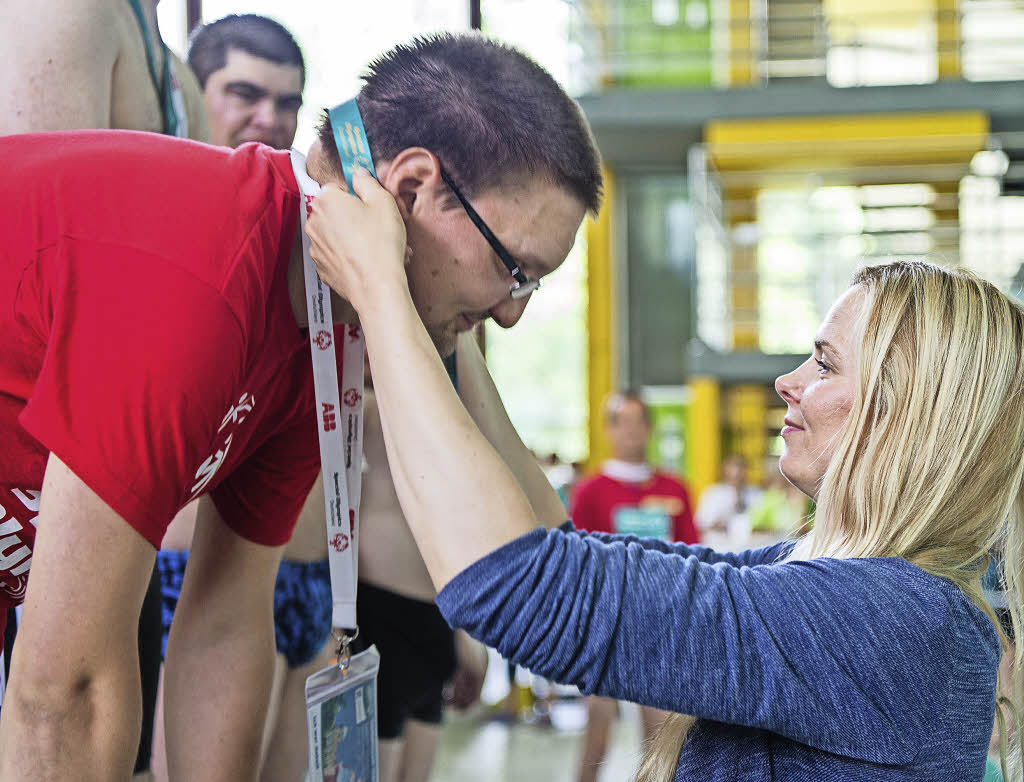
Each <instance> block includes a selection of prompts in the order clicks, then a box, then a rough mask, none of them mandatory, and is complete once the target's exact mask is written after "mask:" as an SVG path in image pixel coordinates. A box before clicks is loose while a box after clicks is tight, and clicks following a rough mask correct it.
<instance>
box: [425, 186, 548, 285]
mask: <svg viewBox="0 0 1024 782" xmlns="http://www.w3.org/2000/svg"><path fill="white" fill-rule="evenodd" d="M441 179H443V180H444V183H445V184H446V185H448V187H449V189H450V190H451V191H452V192H453V193H454V194H455V197H456V198H457V199H459V203H460V204H462V208H463V209H464V210H465V211H466V214H467V215H469V219H470V220H472V221H473V225H475V226H476V228H477V230H478V231H479V232H480V233H481V235H483V237H484V239H486V240H487V243H488V244H489V245H490V246H491V249H492V250H494V252H495V254H496V255H497V256H498V258H499V260H500V261H501V262H502V264H503V265H504V266H505V268H506V269H508V272H509V274H511V275H512V285H511V286H510V287H509V294H510V295H511V296H512V298H513V299H525V298H526V297H527V296H529V295H530V294H531V293H533V292H534V291H535V290H537V288H539V287H540V286H541V285H542V284H543V281H542V280H539V279H538V280H531V279H530V278H529V277H527V276H526V275H525V274H524V273H523V270H522V269H521V268H520V267H519V262H518V261H516V259H515V258H514V257H513V256H512V253H510V252H509V251H508V250H506V249H505V245H503V244H502V243H501V242H500V241H499V240H498V237H497V236H495V235H494V231H492V230H491V229H490V228H489V227H488V226H487V223H485V222H484V220H483V218H482V217H481V216H480V215H479V214H477V211H476V210H475V209H474V208H473V207H472V206H470V203H469V201H467V200H466V197H465V196H464V195H462V191H460V190H459V188H457V187H456V186H455V183H454V182H453V181H452V178H451V177H450V176H448V172H447V171H445V170H444V167H441Z"/></svg>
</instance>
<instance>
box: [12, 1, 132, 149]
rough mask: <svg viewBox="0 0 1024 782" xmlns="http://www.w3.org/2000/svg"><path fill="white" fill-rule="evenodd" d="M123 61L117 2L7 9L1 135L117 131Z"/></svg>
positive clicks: (48, 3) (14, 4)
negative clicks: (116, 75)
mask: <svg viewBox="0 0 1024 782" xmlns="http://www.w3.org/2000/svg"><path fill="white" fill-rule="evenodd" d="M117 57H118V40H117V25H116V23H115V14H114V12H113V8H112V5H111V3H109V2H100V1H98V0H85V1H84V2H83V0H46V1H45V2H43V3H42V4H40V3H27V2H9V3H3V4H0V135H8V134H11V133H29V132H34V131H42V130H68V129H73V128H109V127H110V115H111V111H110V105H111V85H112V83H113V70H114V63H115V62H116V60H117Z"/></svg>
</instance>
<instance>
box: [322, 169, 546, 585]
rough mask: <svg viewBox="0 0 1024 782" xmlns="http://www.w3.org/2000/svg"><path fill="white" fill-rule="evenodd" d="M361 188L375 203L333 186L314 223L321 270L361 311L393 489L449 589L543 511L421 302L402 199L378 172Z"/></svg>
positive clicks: (434, 574)
mask: <svg viewBox="0 0 1024 782" xmlns="http://www.w3.org/2000/svg"><path fill="white" fill-rule="evenodd" d="M356 189H357V192H359V193H360V195H361V196H362V197H363V198H365V199H366V201H362V200H359V199H356V198H353V197H352V196H349V195H346V194H344V193H343V191H341V189H340V188H338V187H336V186H332V185H328V186H326V187H325V188H324V190H323V191H322V193H321V195H320V197H319V198H317V199H316V201H314V202H313V216H312V217H311V218H310V221H309V223H308V227H307V230H308V233H309V235H310V237H311V238H312V240H313V257H314V258H315V259H317V262H318V267H319V271H320V275H321V277H322V278H323V279H324V280H325V281H326V282H328V284H330V286H331V287H332V288H334V290H336V291H338V293H340V294H341V295H342V296H344V297H345V298H347V299H348V300H349V301H351V302H352V304H353V305H355V307H356V309H357V310H358V311H359V315H360V318H361V320H362V323H363V326H364V328H365V330H366V339H367V347H368V350H369V353H370V358H371V362H372V365H373V374H374V388H375V390H376V393H377V403H378V406H379V407H380V411H381V422H382V424H383V429H384V440H385V443H386V446H387V451H388V460H389V462H390V463H391V471H392V477H393V478H394V481H395V488H396V490H397V492H398V497H399V500H400V501H401V504H402V510H403V511H404V512H405V516H406V519H407V520H408V521H409V526H410V528H411V529H412V532H413V535H414V536H415V538H416V543H417V545H418V546H419V549H420V552H421V553H422V554H423V561H424V562H425V563H426V565H427V569H428V570H429V571H430V576H431V579H432V580H433V582H434V586H435V587H436V588H437V589H439V590H440V589H441V588H442V587H444V585H445V584H447V583H448V582H449V581H450V580H451V579H452V578H453V577H454V576H455V575H456V574H457V573H459V572H460V571H461V570H462V569H463V568H465V567H466V566H467V565H469V564H471V563H473V562H475V561H476V560H477V559H479V558H481V557H482V556H484V555H485V554H487V553H489V552H490V551H493V550H494V549H495V548H497V547H499V546H501V545H502V544H504V543H507V542H508V541H510V540H513V539H514V538H517V537H519V536H520V535H522V534H524V533H526V532H529V531H530V530H532V529H534V528H535V527H537V518H536V516H535V515H534V512H533V509H532V507H531V506H530V502H529V500H528V499H527V497H526V495H525V494H524V492H523V490H522V489H521V488H520V486H519V483H518V481H517V480H516V477H515V476H514V475H513V473H512V472H511V471H510V470H509V468H508V467H506V466H505V463H504V462H503V461H502V460H501V458H500V457H499V456H498V453H497V452H496V451H495V449H494V448H493V447H492V446H491V445H490V443H488V442H487V440H486V439H485V438H484V436H483V435H482V434H481V433H480V430H479V429H478V428H477V427H476V424H475V423H474V422H473V420H472V419H471V418H470V416H469V413H467V412H466V408H465V407H464V406H463V404H462V402H461V401H460V400H459V397H458V395H457V394H456V393H455V389H454V388H452V384H451V382H450V380H449V379H448V375H447V374H446V373H445V370H444V365H443V364H442V363H441V359H440V358H439V357H438V355H437V350H436V349H435V347H434V345H433V343H432V342H431V341H430V338H429V337H428V336H427V332H426V330H425V329H424V327H423V322H422V321H421V320H420V318H419V316H418V315H417V313H416V310H415V308H414V307H413V303H412V298H411V297H410V295H409V288H408V284H407V282H406V278H405V271H404V268H403V266H402V259H404V257H405V226H404V224H403V222H402V218H401V215H400V214H399V212H398V209H397V207H396V205H395V203H394V200H393V199H392V198H391V196H390V195H389V194H388V193H387V192H386V191H384V190H383V189H382V188H381V187H380V186H379V185H377V184H376V182H374V181H372V180H370V178H369V176H368V175H359V176H357V178H356ZM354 226H361V230H360V231H358V232H356V231H354V230H352V228H353V227H354Z"/></svg>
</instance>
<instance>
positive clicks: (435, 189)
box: [379, 147, 444, 220]
mask: <svg viewBox="0 0 1024 782" xmlns="http://www.w3.org/2000/svg"><path fill="white" fill-rule="evenodd" d="M379 168H380V169H381V172H380V173H381V175H380V183H381V185H383V187H384V189H385V190H387V191H388V192H390V193H391V195H393V196H394V197H395V201H396V202H397V203H398V210H399V211H400V212H401V214H402V219H403V220H409V219H410V218H411V217H412V216H413V215H414V214H415V213H416V212H418V211H420V210H421V209H423V208H424V207H426V206H428V205H430V204H432V203H433V202H434V201H436V199H437V198H439V197H441V195H442V194H443V192H444V180H442V179H441V163H440V161H439V160H438V159H437V156H436V155H434V153H433V152H431V151H430V150H428V149H424V148H423V147H408V148H406V149H403V150H402V151H401V152H399V153H398V154H397V155H395V156H394V158H392V159H391V160H389V161H387V163H383V164H382V165H381V166H379Z"/></svg>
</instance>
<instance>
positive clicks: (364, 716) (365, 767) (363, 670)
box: [306, 646, 380, 782]
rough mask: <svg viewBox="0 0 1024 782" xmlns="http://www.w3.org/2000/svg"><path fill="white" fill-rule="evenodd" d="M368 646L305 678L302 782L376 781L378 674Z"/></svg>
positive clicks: (377, 661) (376, 661)
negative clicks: (305, 744)
mask: <svg viewBox="0 0 1024 782" xmlns="http://www.w3.org/2000/svg"><path fill="white" fill-rule="evenodd" d="M379 670H380V654H379V653H378V652H377V647H375V646H371V647H370V648H369V649H367V650H366V651H365V652H360V653H359V654H356V655H353V656H352V658H351V660H350V661H349V663H348V668H347V669H346V670H345V671H344V672H342V669H341V667H340V666H338V665H332V666H330V667H329V668H324V669H323V670H322V671H318V672H317V673H314V674H313V675H312V676H310V677H309V678H308V679H306V730H307V736H308V739H309V770H308V772H307V774H306V780H307V782H377V780H378V778H377V672H378V671H379Z"/></svg>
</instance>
